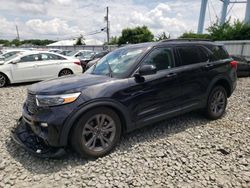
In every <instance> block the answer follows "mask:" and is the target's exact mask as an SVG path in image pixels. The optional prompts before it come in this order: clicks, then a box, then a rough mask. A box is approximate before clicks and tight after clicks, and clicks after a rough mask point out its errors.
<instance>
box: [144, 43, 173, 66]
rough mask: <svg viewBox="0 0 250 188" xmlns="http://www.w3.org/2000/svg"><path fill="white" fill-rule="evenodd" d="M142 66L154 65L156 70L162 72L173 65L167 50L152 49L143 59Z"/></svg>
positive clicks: (171, 57) (169, 51)
mask: <svg viewBox="0 0 250 188" xmlns="http://www.w3.org/2000/svg"><path fill="white" fill-rule="evenodd" d="M143 64H146V65H154V66H155V67H156V68H157V70H158V71H159V70H164V69H169V68H171V65H172V64H173V56H172V52H171V50H170V49H169V48H157V49H154V50H153V51H152V52H151V53H150V54H149V55H148V56H147V58H146V59H145V61H144V62H143Z"/></svg>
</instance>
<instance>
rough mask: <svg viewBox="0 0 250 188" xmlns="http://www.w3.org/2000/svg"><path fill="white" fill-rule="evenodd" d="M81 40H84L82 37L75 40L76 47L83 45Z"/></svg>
mask: <svg viewBox="0 0 250 188" xmlns="http://www.w3.org/2000/svg"><path fill="white" fill-rule="evenodd" d="M83 40H84V38H83V36H82V35H80V37H78V38H77V40H76V45H85V43H84V42H83Z"/></svg>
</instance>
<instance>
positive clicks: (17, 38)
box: [16, 25, 20, 40]
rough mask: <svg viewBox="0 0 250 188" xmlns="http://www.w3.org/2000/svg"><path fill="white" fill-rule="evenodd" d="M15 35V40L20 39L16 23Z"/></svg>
mask: <svg viewBox="0 0 250 188" xmlns="http://www.w3.org/2000/svg"><path fill="white" fill-rule="evenodd" d="M16 35H17V40H20V37H19V31H18V26H17V25H16Z"/></svg>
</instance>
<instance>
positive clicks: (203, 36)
mask: <svg viewBox="0 0 250 188" xmlns="http://www.w3.org/2000/svg"><path fill="white" fill-rule="evenodd" d="M179 38H195V39H196V38H199V39H209V38H210V35H209V34H197V33H193V32H191V31H190V32H186V33H183V34H182V35H181V36H180V37H179Z"/></svg>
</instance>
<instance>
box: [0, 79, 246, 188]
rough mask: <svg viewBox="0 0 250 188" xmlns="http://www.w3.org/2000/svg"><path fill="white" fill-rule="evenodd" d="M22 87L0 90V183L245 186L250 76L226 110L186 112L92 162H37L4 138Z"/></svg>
mask: <svg viewBox="0 0 250 188" xmlns="http://www.w3.org/2000/svg"><path fill="white" fill-rule="evenodd" d="M27 87H28V85H15V86H9V87H7V88H1V89H0V128H1V131H0V187H12V186H13V187H111V186H117V187H250V78H242V79H239V80H238V85H237V89H236V91H235V92H234V94H233V96H232V97H231V98H230V99H229V102H228V108H227V112H226V115H225V116H224V117H223V118H222V119H220V120H217V121H208V120H206V119H205V118H204V117H203V116H202V115H201V114H200V113H197V112H193V113H189V114H186V115H183V116H180V117H176V118H174V119H170V120H166V121H164V122H160V123H158V124H156V125H152V126H150V127H146V128H143V129H140V130H138V131H135V132H133V133H130V134H127V135H125V136H124V137H123V138H122V140H121V142H120V143H119V145H118V147H117V148H116V150H115V151H113V152H112V153H111V154H110V155H108V156H106V157H103V158H100V159H97V160H84V159H81V158H80V157H78V156H77V155H76V154H75V153H71V154H68V155H67V156H65V157H64V158H63V159H59V160H52V159H39V158H36V157H33V156H32V155H30V154H29V153H27V152H26V151H24V150H23V149H22V148H19V146H17V145H16V144H15V143H13V141H12V140H11V139H10V130H11V128H12V126H13V125H14V123H15V119H18V118H19V117H20V115H21V109H22V103H23V101H24V100H25V97H26V88H27Z"/></svg>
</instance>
